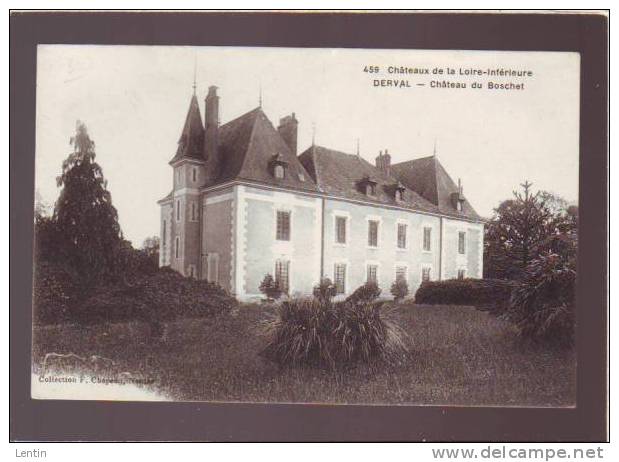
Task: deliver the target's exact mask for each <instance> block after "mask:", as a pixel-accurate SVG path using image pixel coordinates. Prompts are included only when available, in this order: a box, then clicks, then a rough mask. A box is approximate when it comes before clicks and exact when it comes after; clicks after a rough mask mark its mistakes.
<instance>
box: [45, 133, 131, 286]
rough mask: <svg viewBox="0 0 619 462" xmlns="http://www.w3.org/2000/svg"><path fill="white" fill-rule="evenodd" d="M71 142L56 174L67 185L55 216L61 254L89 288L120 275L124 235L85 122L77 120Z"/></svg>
mask: <svg viewBox="0 0 619 462" xmlns="http://www.w3.org/2000/svg"><path fill="white" fill-rule="evenodd" d="M70 144H71V145H72V146H73V152H71V153H70V154H69V156H68V157H67V158H66V159H65V160H64V162H63V163H62V173H61V175H60V176H59V177H58V178H57V184H58V187H61V188H62V190H61V192H60V196H59V198H58V200H57V202H56V206H55V208H54V215H53V220H54V222H55V225H56V228H57V231H58V235H59V241H60V242H59V244H60V245H59V251H60V253H61V257H62V258H63V259H64V260H65V261H66V263H67V264H68V265H69V266H70V267H71V268H73V269H75V270H76V271H77V272H78V274H80V277H81V280H82V281H81V282H82V284H83V285H84V286H85V287H89V286H91V285H93V284H94V283H98V282H102V281H105V280H109V279H113V278H114V277H115V276H117V273H116V270H117V269H118V268H119V266H120V265H119V258H120V253H121V246H122V241H123V239H122V232H121V230H120V225H119V224H118V213H117V212H116V209H115V208H114V206H113V205H112V197H111V194H110V192H109V191H108V190H107V181H106V180H105V179H104V177H103V171H102V169H101V167H100V166H99V164H97V163H96V162H95V143H94V142H93V141H92V140H91V139H90V137H89V136H88V130H87V128H86V125H84V124H83V123H82V122H79V121H78V122H77V126H76V133H75V136H73V137H72V138H71V140H70Z"/></svg>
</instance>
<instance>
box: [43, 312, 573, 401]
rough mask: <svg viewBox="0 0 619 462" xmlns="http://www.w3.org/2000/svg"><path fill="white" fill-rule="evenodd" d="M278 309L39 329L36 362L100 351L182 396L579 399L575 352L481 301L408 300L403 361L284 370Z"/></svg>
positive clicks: (402, 321) (397, 315)
mask: <svg viewBox="0 0 619 462" xmlns="http://www.w3.org/2000/svg"><path fill="white" fill-rule="evenodd" d="M272 313H273V311H272V309H271V308H267V307H265V306H260V305H242V306H241V307H240V308H239V309H238V310H234V311H233V313H232V314H224V315H218V316H216V317H213V318H206V319H204V318H203V319H182V320H178V321H175V322H173V323H170V324H169V325H168V326H167V332H166V335H165V338H164V340H163V341H155V342H153V341H151V340H150V339H149V336H148V327H147V326H145V325H143V324H140V323H128V324H111V325H97V326H89V327H77V326H74V325H57V326H47V327H37V328H35V332H34V350H33V355H34V356H33V357H34V362H35V365H34V369H35V370H36V369H37V367H38V365H39V364H40V362H41V361H42V358H43V357H44V355H45V354H46V353H49V352H56V353H75V354H78V355H81V356H85V357H87V356H91V355H100V356H103V357H107V358H110V359H112V360H114V361H115V362H116V363H118V364H119V365H120V367H121V369H123V370H126V371H131V372H132V373H139V374H142V375H145V376H149V377H152V378H154V380H155V384H156V387H157V389H158V390H159V391H161V392H162V393H164V394H165V395H166V396H169V397H173V399H181V400H199V401H249V402H304V403H308V402H320V403H357V404H417V405H419V404H428V405H430V404H433V405H448V404H449V405H499V406H504V405H507V406H523V405H525V406H571V405H573V404H574V402H575V394H576V355H575V351H574V350H556V349H548V348H545V347H542V346H538V345H531V344H523V343H522V342H521V341H518V340H517V339H515V338H514V336H513V334H512V333H511V332H510V331H509V326H508V325H507V324H505V323H504V322H503V321H501V320H500V319H497V318H496V317H494V316H492V315H490V314H488V313H486V312H482V311H478V310H476V309H474V308H471V307H462V306H424V305H412V304H402V305H400V306H398V308H397V310H396V311H395V312H394V314H393V317H394V319H395V320H396V321H397V322H398V324H399V325H400V326H401V327H402V328H404V330H406V331H407V332H408V334H409V335H410V337H411V345H410V351H411V354H410V357H409V358H408V359H407V360H406V362H405V363H404V364H402V365H399V366H397V367H396V366H391V367H387V366H381V367H367V366H358V367H355V368H353V369H349V370H347V371H345V372H329V371H323V370H317V369H279V368H278V367H277V366H276V365H274V364H272V363H269V362H268V361H266V360H264V359H262V358H261V357H260V356H259V354H258V353H259V351H260V350H261V349H262V347H263V346H264V344H265V338H264V337H263V335H262V333H261V329H260V324H261V321H263V320H265V319H266V318H268V317H269V316H272Z"/></svg>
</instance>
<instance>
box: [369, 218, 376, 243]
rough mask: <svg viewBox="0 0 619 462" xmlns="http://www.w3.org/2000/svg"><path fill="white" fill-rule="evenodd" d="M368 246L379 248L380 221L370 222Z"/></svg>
mask: <svg viewBox="0 0 619 462" xmlns="http://www.w3.org/2000/svg"><path fill="white" fill-rule="evenodd" d="M368 246H370V247H378V221H376V220H369V221H368Z"/></svg>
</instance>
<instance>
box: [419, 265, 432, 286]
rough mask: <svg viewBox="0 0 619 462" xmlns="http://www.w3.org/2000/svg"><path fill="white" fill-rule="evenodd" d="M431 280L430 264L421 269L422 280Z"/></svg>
mask: <svg viewBox="0 0 619 462" xmlns="http://www.w3.org/2000/svg"><path fill="white" fill-rule="evenodd" d="M429 280H430V268H429V267H428V266H426V267H424V268H422V269H421V281H422V282H426V281H429Z"/></svg>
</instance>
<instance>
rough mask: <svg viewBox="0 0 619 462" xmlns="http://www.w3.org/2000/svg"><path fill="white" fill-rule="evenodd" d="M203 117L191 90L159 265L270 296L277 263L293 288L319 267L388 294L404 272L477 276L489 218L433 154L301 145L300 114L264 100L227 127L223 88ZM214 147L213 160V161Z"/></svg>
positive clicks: (318, 273) (324, 273) (303, 289)
mask: <svg viewBox="0 0 619 462" xmlns="http://www.w3.org/2000/svg"><path fill="white" fill-rule="evenodd" d="M205 107H206V113H207V116H206V126H203V124H202V119H201V116H200V111H199V107H198V103H197V99H196V97H195V95H194V97H193V98H192V100H191V104H190V109H189V111H188V114H187V119H186V122H185V127H184V128H183V132H182V135H181V139H180V140H179V148H178V151H177V153H176V155H175V156H174V158H173V159H172V161H171V162H170V165H171V167H172V174H173V190H172V192H171V193H170V194H169V195H168V196H166V198H164V199H162V200H161V201H159V204H160V206H161V226H160V237H161V251H160V261H159V262H160V265H161V266H170V267H171V268H172V269H174V270H176V271H178V272H180V273H181V274H183V275H185V276H188V277H195V278H201V279H207V280H209V281H212V282H215V283H217V284H219V285H221V286H222V287H223V288H225V289H226V290H228V291H229V292H230V293H232V294H234V295H235V296H236V297H237V298H239V299H241V300H252V299H258V298H262V294H261V293H260V290H259V286H260V283H261V281H262V280H263V278H264V277H265V275H267V274H271V275H273V276H274V277H276V279H279V280H280V281H282V282H283V283H284V284H285V285H287V292H288V294H289V295H291V296H295V295H308V294H311V293H312V290H313V287H314V286H315V285H316V284H317V283H318V282H319V281H320V279H321V278H322V277H328V278H330V279H331V280H332V281H333V282H337V285H338V287H339V290H340V292H341V294H340V296H346V295H348V294H350V293H352V292H353V291H354V290H355V289H356V288H357V287H359V286H361V285H362V284H364V283H365V282H366V281H368V279H372V280H375V281H376V282H377V283H378V285H379V286H380V288H381V289H382V291H383V295H385V296H389V290H390V287H391V284H392V283H393V282H394V281H395V280H396V278H398V277H400V278H405V279H406V281H407V282H408V285H409V289H410V292H411V293H414V292H415V290H416V289H417V287H418V286H419V284H420V283H421V282H422V280H423V279H424V277H425V278H426V279H430V280H439V279H451V278H458V277H471V278H480V277H482V273H483V221H482V220H481V219H480V218H479V217H478V216H477V215H476V213H475V212H474V210H473V209H472V207H471V206H470V204H469V203H468V201H466V199H465V197H464V195H463V192H462V191H463V190H462V185H461V184H460V182H458V185H457V186H456V185H455V183H454V182H453V181H452V180H451V178H450V177H449V175H448V174H447V173H446V172H445V171H444V169H443V167H442V166H441V165H440V163H439V162H438V160H437V159H436V158H434V157H428V158H421V159H416V160H413V161H409V162H403V163H401V164H395V165H393V166H392V165H391V156H390V155H389V153H388V152H387V151H386V150H385V153H384V154H383V153H382V152H381V153H380V154H379V156H378V157H377V159H376V166H373V165H371V164H369V163H367V162H366V161H365V160H363V159H362V158H361V157H360V156H359V155H358V154H357V155H351V154H345V153H340V152H337V151H332V150H329V149H326V148H321V147H316V146H312V147H311V148H309V149H308V150H306V151H305V152H304V153H302V154H301V155H299V156H297V154H296V151H297V146H296V143H297V136H296V130H297V124H298V121H297V119H296V117H295V116H294V114H293V115H292V116H286V117H284V118H282V119H281V120H280V125H279V127H278V128H277V129H275V128H274V127H273V126H272V124H271V123H270V121H269V120H268V119H267V118H266V116H265V115H264V113H263V112H262V111H261V109H260V108H258V109H255V110H253V111H250V112H249V113H247V114H245V115H243V116H241V117H239V118H237V119H234V120H233V121H231V122H229V123H227V124H225V125H224V126H222V127H219V117H218V110H219V97H218V96H217V92H216V88H215V87H211V88H210V89H209V94H208V95H207V98H206V105H205ZM209 159H210V161H209Z"/></svg>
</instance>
